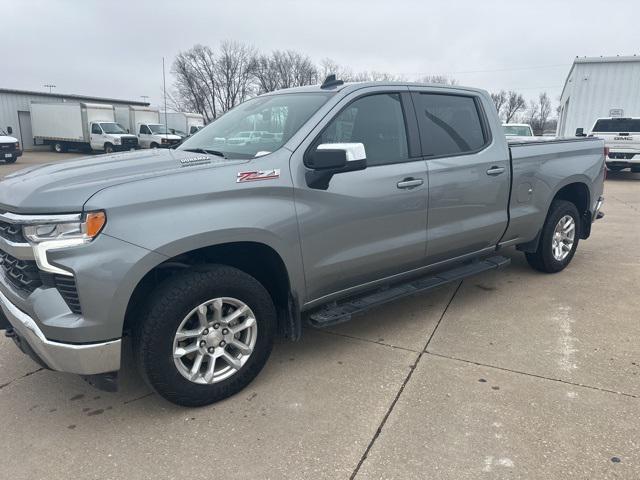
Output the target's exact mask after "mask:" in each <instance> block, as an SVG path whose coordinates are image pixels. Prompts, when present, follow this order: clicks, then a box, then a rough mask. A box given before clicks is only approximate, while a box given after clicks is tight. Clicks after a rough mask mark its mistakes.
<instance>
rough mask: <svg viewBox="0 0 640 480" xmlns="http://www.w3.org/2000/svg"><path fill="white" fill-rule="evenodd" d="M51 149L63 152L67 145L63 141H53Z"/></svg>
mask: <svg viewBox="0 0 640 480" xmlns="http://www.w3.org/2000/svg"><path fill="white" fill-rule="evenodd" d="M51 150H53V151H54V152H56V153H64V152H66V151H67V146H66V145H65V144H64V143H63V142H55V143H52V144H51Z"/></svg>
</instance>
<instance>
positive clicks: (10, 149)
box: [0, 127, 22, 163]
mask: <svg viewBox="0 0 640 480" xmlns="http://www.w3.org/2000/svg"><path fill="white" fill-rule="evenodd" d="M12 133H13V129H12V128H11V127H7V130H6V131H5V130H0V160H2V161H3V162H4V163H15V161H16V160H18V157H20V156H22V150H20V142H19V141H18V139H17V138H15V137H12V136H10V135H11V134H12Z"/></svg>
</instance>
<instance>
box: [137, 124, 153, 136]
mask: <svg viewBox="0 0 640 480" xmlns="http://www.w3.org/2000/svg"><path fill="white" fill-rule="evenodd" d="M140 133H142V134H145V135H151V130H149V127H147V126H146V125H140Z"/></svg>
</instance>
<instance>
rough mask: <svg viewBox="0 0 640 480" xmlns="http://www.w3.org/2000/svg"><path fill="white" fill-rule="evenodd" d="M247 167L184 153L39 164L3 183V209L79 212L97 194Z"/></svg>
mask: <svg viewBox="0 0 640 480" xmlns="http://www.w3.org/2000/svg"><path fill="white" fill-rule="evenodd" d="M244 162H245V161H244V160H237V161H236V160H225V159H222V158H220V157H216V156H212V155H204V154H199V153H192V152H184V151H180V150H142V151H133V152H125V153H117V154H112V155H99V156H95V157H83V158H79V159H76V160H72V161H65V162H59V163H50V164H46V165H39V166H34V167H31V168H26V169H24V170H20V171H18V172H16V173H13V174H11V175H7V176H6V177H5V178H4V179H3V180H2V181H0V210H5V211H11V212H15V213H71V212H79V211H81V210H82V206H83V205H84V203H85V202H86V201H87V200H88V199H89V198H90V197H91V196H92V195H94V194H95V193H96V192H98V191H100V190H103V189H105V188H108V187H111V186H114V185H119V184H122V183H128V182H135V181H140V180H144V179H147V178H153V177H159V176H165V175H175V174H180V173H184V172H186V171H193V169H204V168H219V167H224V166H230V165H236V164H238V163H244Z"/></svg>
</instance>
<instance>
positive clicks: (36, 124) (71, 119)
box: [31, 102, 138, 153]
mask: <svg viewBox="0 0 640 480" xmlns="http://www.w3.org/2000/svg"><path fill="white" fill-rule="evenodd" d="M31 128H32V130H33V140H34V143H35V144H36V145H51V147H52V149H53V150H54V151H56V152H59V153H61V152H65V151H66V150H69V149H78V150H91V151H104V152H106V153H111V152H113V151H116V150H131V149H132V148H137V147H138V139H137V138H136V137H135V136H134V135H130V134H128V133H127V132H126V130H125V129H124V128H122V127H121V126H120V125H118V124H117V123H116V121H115V112H114V109H113V106H112V105H107V104H98V103H67V102H57V103H35V102H33V103H31Z"/></svg>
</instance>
